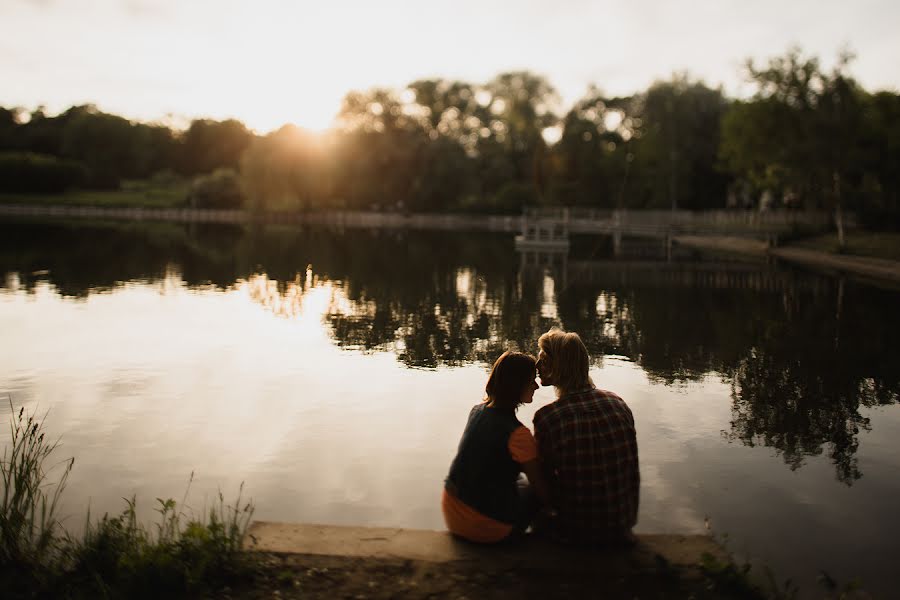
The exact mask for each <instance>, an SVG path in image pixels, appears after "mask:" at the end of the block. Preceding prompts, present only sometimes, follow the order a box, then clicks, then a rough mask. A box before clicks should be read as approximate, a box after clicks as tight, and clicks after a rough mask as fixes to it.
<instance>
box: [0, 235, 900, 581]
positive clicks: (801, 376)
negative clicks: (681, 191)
mask: <svg viewBox="0 0 900 600" xmlns="http://www.w3.org/2000/svg"><path fill="white" fill-rule="evenodd" d="M615 250H616V251H615V252H614V249H613V244H611V242H610V241H609V240H605V239H603V238H593V237H582V238H575V239H573V240H572V247H571V248H570V249H569V251H568V252H557V253H535V252H531V253H522V252H518V251H517V250H516V248H515V246H514V243H513V239H512V236H511V235H507V234H496V233H495V234H486V233H479V234H469V233H446V232H421V231H403V230H392V231H378V230H364V229H346V230H340V229H334V228H325V227H319V228H309V227H307V228H299V227H295V228H289V227H274V226H267V227H263V226H246V227H244V226H224V225H196V224H193V225H188V224H184V225H182V224H171V223H143V224H123V223H118V224H113V223H102V222H97V223H80V224H76V223H69V224H64V223H52V222H39V221H21V220H19V221H15V220H6V221H0V332H2V333H0V336H2V337H0V339H2V344H0V397H2V402H0V416H2V417H3V420H4V421H7V420H8V419H9V412H10V406H9V401H8V400H7V396H8V398H9V399H10V400H11V403H12V405H13V407H14V409H18V407H20V406H25V407H26V408H27V409H28V410H37V411H38V412H40V413H43V412H45V411H47V410H49V414H48V415H47V417H46V427H47V429H48V431H49V432H50V434H51V435H52V436H54V437H56V436H58V437H60V438H61V443H60V447H59V448H58V450H57V452H56V455H55V456H56V457H57V458H59V459H60V460H61V459H63V458H65V457H68V456H74V457H75V459H76V460H75V467H74V471H73V472H72V475H71V478H70V480H69V484H68V487H67V490H66V492H65V496H64V506H63V513H64V514H67V515H70V516H69V517H68V519H67V520H66V522H65V523H66V526H67V527H68V528H70V529H72V530H77V529H78V528H79V527H80V526H81V524H82V523H83V519H84V514H85V510H86V509H87V508H88V506H90V508H91V511H92V513H93V514H95V515H97V514H102V513H103V512H107V511H108V512H110V513H118V512H120V511H121V510H122V509H123V508H124V502H123V500H122V498H123V497H131V496H132V495H136V496H137V500H138V506H139V512H140V514H141V515H143V516H145V517H146V518H148V519H149V518H151V517H152V515H153V508H154V503H155V499H156V498H157V497H162V498H167V497H173V498H176V499H178V500H181V499H182V497H183V496H185V493H186V492H187V491H188V490H187V488H188V481H189V479H190V477H191V473H193V474H194V475H193V483H192V484H191V486H190V490H189V492H188V494H187V500H188V504H190V505H191V506H192V507H194V508H195V509H200V508H202V506H203V505H204V504H209V503H211V502H212V501H213V499H214V498H215V496H216V494H217V492H218V490H220V489H221V491H222V492H223V494H224V495H225V497H226V499H228V498H234V497H235V496H236V494H237V493H238V489H239V487H240V485H241V483H242V482H243V483H244V486H245V487H244V493H245V495H246V496H251V497H252V498H253V499H254V502H255V504H256V507H257V509H256V514H255V518H257V519H264V520H282V521H305V522H318V523H331V524H346V525H373V526H397V527H417V528H430V529H442V528H443V521H442V517H441V513H440V508H439V500H440V493H441V487H442V481H443V478H444V476H445V475H446V471H447V468H448V467H449V464H450V461H451V459H452V457H453V455H454V452H455V449H456V445H457V443H458V441H459V436H460V434H461V432H462V429H463V426H464V424H465V421H466V417H467V414H468V410H469V408H470V407H471V406H472V405H473V404H475V403H477V402H479V401H480V400H481V398H482V396H483V393H484V384H485V382H486V379H487V372H488V369H489V367H490V364H491V363H492V362H493V360H494V359H495V358H496V357H497V356H498V355H499V354H500V353H501V352H503V351H504V350H505V349H507V348H516V349H520V350H524V351H528V352H531V353H536V351H537V349H536V340H537V337H538V336H539V335H540V334H541V333H542V332H544V331H546V330H547V329H549V328H550V327H552V326H561V327H563V328H565V329H567V330H571V331H576V332H578V333H579V334H580V335H581V336H582V338H583V339H584V341H585V343H586V345H587V347H588V349H589V351H590V352H591V354H592V356H593V357H594V362H593V367H592V372H591V374H592V377H593V379H594V381H595V382H596V383H597V385H598V387H601V388H604V389H610V390H613V391H615V392H616V393H618V394H619V395H620V396H622V398H624V399H625V401H626V402H627V403H628V404H629V405H630V407H631V409H632V411H633V413H634V415H635V420H636V425H637V431H638V443H639V449H640V460H641V476H642V486H641V506H640V517H639V524H638V527H637V532H638V533H705V532H707V531H712V532H713V533H714V534H716V535H718V536H727V547H728V548H729V549H730V550H731V551H732V552H734V553H736V554H737V555H738V556H739V557H742V558H747V559H749V560H752V561H753V562H754V564H755V565H756V568H758V569H762V568H765V567H768V568H771V569H772V570H773V572H774V573H775V576H776V577H777V578H778V579H779V580H783V579H784V578H787V577H791V578H793V579H794V581H796V582H799V583H800V585H801V586H802V588H803V590H804V593H805V594H810V593H812V594H818V593H819V592H818V590H820V589H821V588H817V587H816V586H817V584H816V578H817V576H818V575H819V573H820V571H825V572H827V573H828V574H829V575H830V576H831V577H833V578H835V579H837V580H838V581H840V582H842V583H846V582H849V581H850V580H852V579H854V578H859V579H860V580H861V581H862V583H863V585H864V586H865V587H866V588H867V589H869V590H871V591H873V592H876V593H878V594H881V595H884V596H888V595H891V594H892V593H895V592H896V583H897V580H896V572H895V567H896V557H897V551H898V550H900V542H898V539H900V521H898V520H897V519H895V518H894V516H895V514H896V507H897V501H898V499H900V452H898V442H897V440H898V439H900V405H898V394H900V344H898V334H900V314H898V310H897V309H898V306H900V302H898V301H900V293H898V292H897V291H892V290H886V289H879V288H877V287H872V286H868V285H863V284H859V283H855V282H853V281H851V280H846V281H845V280H843V279H840V278H835V277H829V276H825V275H819V274H814V273H810V272H805V271H799V270H793V269H789V268H786V267H784V266H780V265H776V264H771V263H767V262H765V261H747V260H744V261H741V260H735V259H733V258H732V259H729V258H723V257H715V256H709V255H701V254H697V253H693V252H689V251H686V250H676V251H675V252H673V253H670V254H667V253H666V251H665V249H661V248H658V247H657V246H656V243H655V242H652V241H646V240H643V241H642V240H625V241H624V242H623V244H621V245H620V246H619V247H617V248H615ZM553 398H554V396H553V392H552V389H549V388H542V389H540V390H539V391H538V392H537V393H536V394H535V401H534V403H533V404H532V405H529V406H525V407H523V408H521V409H520V411H519V418H520V420H522V421H523V422H524V423H525V424H526V425H529V426H531V420H532V416H533V414H534V412H535V411H536V410H537V409H538V408H539V407H540V406H543V405H545V404H547V403H549V402H551V401H552V400H553ZM0 436H2V437H0V440H2V441H4V442H5V441H6V440H8V437H9V434H8V431H7V430H6V428H5V426H4V428H3V431H2V432H0Z"/></svg>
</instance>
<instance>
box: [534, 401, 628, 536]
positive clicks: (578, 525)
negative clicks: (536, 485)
mask: <svg viewBox="0 0 900 600" xmlns="http://www.w3.org/2000/svg"><path fill="white" fill-rule="evenodd" d="M534 433H535V438H536V440H537V445H538V453H539V456H540V458H541V461H542V463H543V465H544V469H545V471H546V472H547V474H548V478H549V480H550V486H551V491H552V493H553V499H554V503H555V504H556V509H557V511H558V513H559V517H558V520H557V521H558V523H557V525H558V530H559V531H558V533H560V534H562V535H563V536H564V537H566V538H569V539H571V540H572V541H584V542H593V541H604V540H609V539H612V538H615V537H617V536H620V535H621V534H622V533H624V532H627V531H630V530H631V528H632V527H633V526H634V524H635V523H637V511H638V501H639V493H640V483H641V476H640V471H639V468H638V449H637V437H636V435H635V430H634V417H633V416H632V414H631V410H630V409H629V408H628V405H626V404H625V402H624V401H623V400H622V399H621V398H619V397H618V396H617V395H615V394H614V393H612V392H607V391H603V390H587V391H584V392H580V393H577V394H568V395H566V396H563V397H562V398H560V399H558V400H557V401H556V402H553V403H552V404H548V405H547V406H545V407H543V408H541V409H540V410H539V411H537V413H536V414H535V415H534Z"/></svg>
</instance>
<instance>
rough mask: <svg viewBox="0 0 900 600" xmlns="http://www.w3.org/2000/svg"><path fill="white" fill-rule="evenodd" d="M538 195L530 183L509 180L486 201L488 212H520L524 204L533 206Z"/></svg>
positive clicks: (536, 202) (537, 201)
mask: <svg viewBox="0 0 900 600" xmlns="http://www.w3.org/2000/svg"><path fill="white" fill-rule="evenodd" d="M539 202H540V196H539V195H538V192H537V190H536V189H535V188H534V186H532V185H528V184H525V183H518V182H510V183H507V184H506V185H504V186H503V187H502V188H501V189H500V191H499V192H497V195H496V196H494V197H493V198H492V199H491V200H490V201H489V203H488V206H487V208H488V212H492V213H501V214H521V212H522V209H524V208H525V207H526V206H535V205H536V204H538V203H539Z"/></svg>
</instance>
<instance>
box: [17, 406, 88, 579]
mask: <svg viewBox="0 0 900 600" xmlns="http://www.w3.org/2000/svg"><path fill="white" fill-rule="evenodd" d="M10 409H11V414H13V415H15V416H14V417H13V418H12V419H11V420H10V426H9V428H10V443H9V445H8V446H7V447H5V448H4V449H3V459H2V460H0V479H2V484H0V485H2V499H0V565H16V566H19V567H28V566H29V565H39V564H46V563H47V561H49V560H52V559H53V558H55V556H54V554H55V552H56V551H58V550H59V546H60V541H61V535H60V533H61V525H60V523H59V521H58V520H57V518H56V509H57V506H58V504H59V499H60V496H61V495H62V492H63V490H64V489H65V487H66V480H67V479H68V477H69V473H70V472H71V471H72V467H73V465H74V464H75V459H74V458H71V459H68V460H66V461H63V463H62V465H61V466H62V473H61V475H60V476H59V479H57V480H56V481H55V482H51V481H49V479H48V474H49V473H48V471H47V470H45V463H46V462H47V459H48V458H49V457H50V455H51V454H52V453H53V451H54V450H55V449H56V445H57V443H58V442H57V441H54V442H50V441H49V440H47V438H46V434H45V433H44V425H43V421H42V420H41V421H39V420H37V419H36V418H35V416H34V415H33V414H26V413H25V409H24V408H20V409H19V412H18V413H15V410H14V409H13V407H12V401H10ZM57 466H59V465H57ZM50 470H52V468H51V469H50Z"/></svg>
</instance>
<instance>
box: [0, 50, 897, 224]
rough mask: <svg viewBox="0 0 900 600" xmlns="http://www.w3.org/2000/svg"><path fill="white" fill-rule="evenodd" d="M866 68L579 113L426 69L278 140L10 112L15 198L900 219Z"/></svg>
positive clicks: (608, 100) (890, 159) (223, 129)
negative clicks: (773, 212) (145, 190)
mask: <svg viewBox="0 0 900 600" xmlns="http://www.w3.org/2000/svg"><path fill="white" fill-rule="evenodd" d="M850 64H851V57H850V56H842V57H840V58H839V60H838V61H837V62H836V64H835V66H834V67H833V68H832V69H830V70H827V69H825V68H824V67H823V66H822V64H821V63H820V61H819V59H818V58H816V57H810V56H806V55H804V54H803V53H802V52H801V51H800V50H798V49H791V50H789V51H788V52H786V53H785V54H784V55H782V56H778V57H774V58H772V59H771V60H770V61H769V62H768V63H766V64H764V65H756V64H753V63H748V64H747V65H746V66H745V75H746V77H747V79H748V80H749V81H750V83H751V85H752V88H753V90H754V93H753V95H752V96H751V97H749V98H742V99H733V98H728V97H726V96H725V94H724V93H723V91H722V90H721V89H717V88H711V87H709V86H707V85H706V84H704V83H703V82H702V81H698V80H695V79H692V78H691V77H690V76H689V75H688V74H677V75H675V76H673V77H672V78H670V79H668V80H665V81H658V82H656V83H654V84H653V85H651V86H650V87H649V88H648V89H646V90H643V91H640V92H637V93H635V94H632V95H630V96H623V97H611V96H609V95H606V94H604V93H603V92H602V90H601V89H599V88H594V89H591V90H589V91H588V93H586V94H585V96H584V97H583V98H581V99H580V100H578V101H577V102H576V103H575V104H574V106H572V107H570V108H569V109H568V110H565V111H563V110H562V108H561V103H560V99H559V96H558V94H557V93H556V91H555V89H554V88H553V86H552V84H551V83H550V82H549V81H548V80H547V79H545V78H544V77H541V76H540V75H536V74H533V73H529V72H513V73H503V74H500V75H498V76H496V77H494V78H493V79H491V80H490V81H487V82H485V83H472V82H466V81H455V80H446V79H432V80H420V81H414V82H411V83H410V84H409V85H408V86H406V87H405V88H403V89H388V88H376V89H371V90H368V91H354V92H350V93H348V94H347V96H346V97H345V98H344V101H343V105H342V107H341V109H340V113H339V115H338V118H337V121H336V126H335V128H334V129H333V130H331V131H329V132H326V133H323V134H318V133H313V132H308V131H304V130H301V129H299V128H297V127H294V126H292V125H286V126H285V127H282V128H281V129H278V130H276V131H273V132H271V133H268V134H265V135H261V134H258V133H255V132H252V131H250V130H249V129H248V128H247V127H245V126H244V125H243V124H242V123H240V122H238V121H235V120H227V121H212V120H206V119H198V120H195V121H193V122H192V123H191V124H190V126H189V127H188V128H187V129H185V130H183V131H181V130H175V129H172V128H170V127H168V126H166V125H162V124H148V123H136V122H131V121H129V120H127V119H124V118H122V117H119V116H116V115H111V114H107V113H104V112H102V111H101V110H99V109H98V108H96V107H94V106H90V105H86V106H75V107H72V108H70V109H69V110H67V111H65V112H63V113H61V114H59V115H56V116H52V115H48V114H46V113H45V112H44V111H43V110H42V109H37V110H34V111H32V112H31V113H30V114H29V113H26V112H25V111H23V110H21V109H0V192H7V193H15V194H16V196H15V197H14V199H15V200H17V201H26V202H27V201H30V200H31V196H29V195H27V193H28V192H34V193H35V194H39V195H38V196H36V197H35V198H34V199H35V200H38V199H41V198H43V196H40V194H47V193H49V192H54V193H55V192H61V191H62V190H63V189H70V190H71V189H88V190H116V191H123V189H124V190H127V186H128V185H129V184H128V183H127V182H129V181H133V180H154V178H155V180H157V181H159V180H160V179H163V180H165V179H169V180H173V179H176V180H180V181H182V182H183V185H182V186H181V187H177V186H176V188H177V190H178V191H177V193H176V192H173V196H167V198H169V201H171V202H172V204H168V205H170V206H171V205H173V204H177V202H176V201H175V198H176V197H178V198H179V201H178V202H180V203H181V204H182V205H192V206H198V207H228V208H234V207H247V208H251V209H254V210H266V211H269V210H314V209H318V208H341V209H362V210H396V211H413V212H419V211H425V212H428V211H431V212H446V211H466V212H488V213H516V212H519V211H521V209H522V208H523V207H524V206H531V205H551V206H552V205H565V206H588V207H596V208H632V209H641V208H656V209H659V208H679V209H709V208H727V207H731V208H766V209H774V208H779V207H784V208H792V209H796V208H828V209H834V210H835V211H836V214H837V215H838V222H839V223H840V222H841V220H842V219H841V215H842V213H843V210H845V209H846V210H853V211H855V212H857V213H858V214H859V216H860V218H861V219H862V221H863V222H864V223H865V224H867V225H869V226H871V227H878V228H891V227H894V228H896V227H897V226H898V225H900V179H898V173H900V163H898V162H897V161H898V160H900V158H898V157H900V148H898V147H897V144H898V141H897V140H900V95H898V94H897V93H895V92H891V91H875V92H871V91H868V90H865V89H863V88H862V87H861V86H860V85H859V84H858V83H856V82H855V80H854V79H853V78H852V76H851V74H850V70H849V69H850ZM23 165H24V166H23ZM44 173H47V174H49V173H53V174H55V175H54V177H53V178H48V177H45V176H44ZM51 179H52V181H53V182H54V183H53V189H52V190H50V189H47V187H46V186H47V185H49V184H48V183H46V182H48V181H50V180H51ZM132 185H133V184H132ZM173 189H174V188H173ZM59 197H60V198H61V199H65V198H68V200H69V201H80V200H84V201H87V202H100V200H98V198H105V199H108V200H109V201H110V202H112V201H113V199H116V200H118V201H121V202H122V203H124V204H126V205H137V204H141V205H147V206H151V205H152V206H158V205H160V204H159V203H157V202H161V201H160V200H158V199H156V200H155V199H153V197H152V196H148V195H145V196H135V195H130V194H123V195H120V196H116V195H110V196H97V195H95V194H93V193H91V194H88V195H86V196H80V195H77V194H76V195H69V196H66V195H62V196H59ZM3 200H4V201H11V197H10V196H8V195H7V196H4V197H3ZM38 201H43V200H38ZM63 201H66V200H63Z"/></svg>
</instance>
